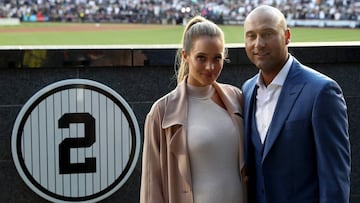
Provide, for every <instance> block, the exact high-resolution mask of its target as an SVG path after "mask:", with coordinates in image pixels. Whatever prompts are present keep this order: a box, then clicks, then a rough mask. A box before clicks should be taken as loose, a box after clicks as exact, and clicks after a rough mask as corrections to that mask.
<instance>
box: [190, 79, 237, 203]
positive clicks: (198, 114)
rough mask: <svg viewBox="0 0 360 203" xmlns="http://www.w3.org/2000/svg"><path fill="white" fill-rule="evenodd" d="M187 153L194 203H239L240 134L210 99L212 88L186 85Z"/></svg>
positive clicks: (223, 111)
mask: <svg viewBox="0 0 360 203" xmlns="http://www.w3.org/2000/svg"><path fill="white" fill-rule="evenodd" d="M187 88H188V92H189V98H188V100H189V112H188V133H187V136H188V151H189V157H190V167H191V176H192V184H193V193H194V203H202V202H206V203H219V202H222V203H232V202H234V203H235V202H241V201H242V198H243V195H242V193H241V191H242V189H241V188H242V184H241V180H240V179H241V178H240V174H239V169H238V160H239V159H238V154H239V153H238V150H239V149H238V148H239V135H238V134H237V131H236V128H235V125H234V123H233V122H232V119H231V117H230V115H229V113H228V112H227V111H226V110H225V109H224V108H222V107H220V106H219V105H218V104H216V103H215V102H214V101H213V100H212V99H211V97H212V95H213V94H214V92H215V89H214V87H213V86H206V87H195V86H191V85H189V84H188V85H187Z"/></svg>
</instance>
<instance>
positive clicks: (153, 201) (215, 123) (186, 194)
mask: <svg viewBox="0 0 360 203" xmlns="http://www.w3.org/2000/svg"><path fill="white" fill-rule="evenodd" d="M177 57H179V60H178V61H180V64H179V69H178V71H177V80H178V85H177V87H176V88H175V89H174V90H173V91H171V92H170V93H168V94H167V95H165V96H164V97H162V98H160V99H159V100H158V101H156V102H155V103H154V104H153V106H152V108H151V110H150V112H149V113H148V115H147V117H146V121H145V128H144V148H143V157H142V158H143V161H142V178H141V195H140V202H141V203H175V202H176V203H193V202H194V203H219V202H222V203H230V202H236V203H242V202H245V192H244V190H245V182H244V179H245V178H243V177H242V176H241V174H244V171H242V170H243V168H244V158H243V157H244V155H243V130H244V129H243V117H242V114H243V113H242V112H243V111H242V105H241V104H242V101H243V96H242V93H241V91H240V89H239V88H237V87H235V86H231V85H228V84H220V83H218V82H216V80H217V79H218V77H219V75H220V73H221V71H222V69H223V64H224V60H225V58H226V49H225V40H224V34H223V32H222V30H221V29H220V28H219V27H218V26H217V25H216V24H214V23H213V22H211V21H209V20H207V19H205V18H203V17H200V16H196V17H194V18H192V19H191V20H190V21H189V22H188V24H187V25H186V27H185V30H184V33H183V38H182V48H181V49H180V50H179V52H178V56H177Z"/></svg>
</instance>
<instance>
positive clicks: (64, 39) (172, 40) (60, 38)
mask: <svg viewBox="0 0 360 203" xmlns="http://www.w3.org/2000/svg"><path fill="white" fill-rule="evenodd" d="M70 25H74V24H66V23H22V24H21V25H20V26H7V27H0V46H10V45H15V46H21V45H131V44H135V45H141V44H145V45H152V44H158V45H159V44H160V45H161V44H179V43H180V40H181V35H182V32H183V29H184V27H183V26H180V25H178V26H162V27H160V28H155V29H138V28H134V29H133V30H103V31H84V32H82V31H76V32H66V31H52V32H17V31H16V29H20V28H24V27H35V28H38V29H41V28H43V27H53V28H54V29H55V30H56V29H57V28H59V26H60V27H66V26H70ZM94 26H95V24H94ZM100 26H101V25H100ZM221 28H222V29H223V30H224V33H225V37H226V43H229V44H230V43H243V27H242V26H221ZM7 29H12V30H14V31H13V32H7V31H6V30H7ZM59 30H60V29H59ZM291 33H292V35H291V41H292V42H339V41H360V29H345V28H344V29H335V28H291Z"/></svg>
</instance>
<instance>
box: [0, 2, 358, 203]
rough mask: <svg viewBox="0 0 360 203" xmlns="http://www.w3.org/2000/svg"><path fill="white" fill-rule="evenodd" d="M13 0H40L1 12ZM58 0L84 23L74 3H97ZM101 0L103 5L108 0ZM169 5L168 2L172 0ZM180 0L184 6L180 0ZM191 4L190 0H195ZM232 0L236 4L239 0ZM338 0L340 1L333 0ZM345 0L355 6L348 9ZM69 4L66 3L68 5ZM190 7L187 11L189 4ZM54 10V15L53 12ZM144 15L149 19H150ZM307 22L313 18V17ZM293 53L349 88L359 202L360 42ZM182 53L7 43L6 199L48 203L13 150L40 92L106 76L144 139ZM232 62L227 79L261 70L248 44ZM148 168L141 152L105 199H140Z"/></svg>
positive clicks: (0, 147)
mask: <svg viewBox="0 0 360 203" xmlns="http://www.w3.org/2000/svg"><path fill="white" fill-rule="evenodd" d="M9 2H10V4H11V6H10V7H9V6H7V7H6V11H9V10H12V9H9V8H12V5H13V4H15V5H17V6H19V8H20V7H22V6H23V7H26V6H24V5H26V4H27V6H30V5H31V6H30V7H32V8H33V7H34V5H37V3H38V2H39V1H35V0H28V1H22V0H17V1H11V0H5V1H2V2H1V3H0V8H2V9H0V16H1V13H2V14H3V15H4V13H5V12H4V7H1V6H3V5H8V4H9ZM25 2H27V3H25ZM40 2H42V3H43V4H41V5H47V4H51V2H56V1H40ZM46 2H47V3H46ZM58 2H61V3H63V4H59V5H57V4H55V5H57V6H60V9H59V8H58V7H56V8H55V10H56V11H60V10H62V9H64V11H66V10H69V12H68V13H66V12H64V13H60V14H61V15H59V16H60V17H61V19H60V21H75V20H78V19H77V17H76V18H71V20H70V19H69V16H68V15H66V14H71V13H72V11H77V8H76V9H75V10H74V9H65V8H73V7H72V6H71V5H72V4H74V3H76V2H77V3H79V5H82V3H84V2H86V3H89V2H90V1H85V0H84V1H82V0H78V1H73V0H69V1H58ZM93 2H94V3H95V4H96V3H98V2H100V1H93ZM102 2H139V4H140V5H141V4H143V6H142V7H143V8H150V7H152V6H149V5H151V4H152V3H151V2H153V3H154V4H158V3H159V2H161V1H151V2H150V1H106V0H103V1H102ZM141 2H142V3H141ZM164 2H166V3H168V2H169V1H164ZM176 2H177V3H179V2H180V1H176ZM181 2H183V1H181ZM184 2H187V3H190V1H184ZM194 2H195V1H191V3H190V6H193V3H194ZM199 2H203V1H199ZM224 2H227V3H229V4H231V3H234V2H235V1H224ZM239 2H241V3H243V4H247V3H249V2H258V1H239ZM274 2H285V1H274ZM291 2H293V3H294V2H295V3H296V2H297V3H298V4H297V5H308V6H301V7H300V8H301V9H299V10H303V9H309V8H311V5H316V4H317V3H319V2H317V1H307V2H308V4H304V2H302V1H291ZM324 2H325V1H324ZM324 2H322V4H324V5H323V7H324V8H328V9H331V8H332V7H334V6H335V5H336V4H339V7H337V8H338V10H339V12H340V13H347V12H343V11H345V10H349V9H345V10H343V8H354V7H353V5H357V4H356V3H357V2H356V1H326V2H325V3H324ZM327 2H330V4H327ZM331 2H333V4H332V5H331ZM4 3H5V4H4ZM207 3H209V2H207ZM224 4H225V3H224ZM344 4H346V5H348V6H345V7H344ZM39 5H40V4H39ZM144 5H146V6H144ZM309 5H310V7H309ZM350 5H351V6H350ZM61 6H64V8H63V7H61ZM41 7H42V6H38V7H35V8H38V10H42V9H39V8H41ZM50 7H51V6H50ZM284 7H285V6H284ZM182 8H185V9H186V8H187V7H182ZM295 8H296V6H295ZM319 8H320V6H319ZM30 10H31V9H30ZM100 10H101V9H100ZM105 10H106V9H105ZM105 10H104V12H105ZM129 10H131V9H124V10H123V11H124V12H125V11H126V12H128V11H129ZM140 10H141V9H140ZM237 10H239V9H237ZM350 10H351V9H350ZM185 11H186V10H185ZM326 11H329V10H326ZM49 12H50V13H52V12H51V10H50V11H49ZM97 12H98V10H97V11H96V12H95V14H94V16H98V13H97ZM179 12H180V13H179V14H181V13H183V12H182V11H181V9H180V10H179ZM356 12H358V11H356ZM8 13H11V12H7V15H8ZM15 13H16V15H15V16H13V15H12V16H10V17H19V16H17V14H18V12H15ZM105 13H106V12H105ZM315 13H316V12H315ZM335 13H336V12H335ZM7 15H6V16H7ZM34 15H36V16H37V15H38V13H37V12H36V13H34ZM77 15H78V14H76V13H74V16H77ZM66 16H67V17H66ZM70 16H71V15H70ZM105 16H106V15H105ZM134 16H137V17H139V16H142V15H139V13H135V14H133V15H131V16H130V17H131V18H130V19H133V17H134ZM240 16H241V15H240ZM335 16H336V15H333V17H330V19H328V20H331V22H334V19H335ZM355 16H356V18H353V17H352V18H350V19H346V20H350V21H351V22H358V20H359V19H357V18H358V13H356V14H355ZM7 17H8V16H7ZM332 18H333V19H332ZM21 19H22V20H25V21H30V17H29V18H26V17H24V16H21ZM64 19H65V20H64ZM92 19H93V21H94V22H96V21H98V20H99V19H100V18H99V19H96V18H95V20H94V18H92ZM140 19H142V20H143V19H144V18H140ZM145 19H151V18H145ZM44 20H45V19H44ZM299 20H305V18H302V19H299ZM323 20H325V19H323ZM343 20H345V19H343ZM36 21H37V18H36ZM124 22H125V23H130V24H131V23H138V21H130V20H129V19H126V20H125V21H124ZM124 22H123V23H124ZM167 22H168V21H166V23H167ZM174 22H175V23H177V21H176V20H175V21H173V20H171V21H170V23H174ZM181 22H182V21H179V23H181ZM229 22H230V21H229ZM234 22H235V21H234ZM237 22H240V24H241V19H240V20H237V21H236V23H237ZM299 22H305V21H299ZM307 22H309V21H307ZM147 23H151V22H147ZM156 23H160V24H161V23H164V21H163V20H160V21H156ZM340 27H341V26H340ZM355 27H356V26H355ZM290 52H291V53H292V54H293V55H294V56H295V57H297V58H298V59H299V60H301V61H303V63H305V64H306V65H310V66H311V67H314V68H315V69H317V70H319V71H321V72H323V73H325V74H327V75H329V76H330V77H332V78H334V79H335V80H337V81H338V83H339V84H340V85H341V86H342V88H343V91H344V95H345V99H346V102H347V104H348V113H349V121H350V126H349V129H350V139H351V147H352V148H351V150H352V173H351V202H352V203H356V202H360V162H359V160H360V157H359V156H360V152H359V148H360V137H359V136H360V116H359V115H360V108H359V107H360V106H359V104H360V92H359V91H358V87H359V86H360V69H359V65H360V57H359V56H360V43H359V42H351V43H325V44H322V43H319V44H317V43H312V44H303V45H292V46H290ZM175 53H176V48H175V47H172V46H169V47H166V46H162V47H160V48H159V47H157V46H154V47H152V48H149V47H146V48H145V47H141V46H125V47H124V46H113V47H111V48H107V47H106V46H99V47H89V46H76V47H73V46H68V47H56V46H55V47H47V48H46V46H45V47H43V48H40V47H33V48H31V47H27V48H24V47H21V46H15V47H12V48H9V47H1V45H0V67H1V68H0V71H1V73H0V87H1V88H0V95H2V99H1V100H0V181H1V183H2V184H0V202H47V201H46V200H44V199H43V198H41V197H40V196H38V195H37V194H36V193H34V192H33V191H32V190H31V189H30V188H29V187H27V185H26V184H25V183H24V182H23V180H22V179H21V177H20V176H19V174H18V173H17V170H16V168H15V166H14V163H13V160H12V155H11V134H12V130H13V129H12V128H13V125H14V121H15V119H16V117H17V114H18V112H19V111H20V109H21V108H22V107H23V105H24V104H25V103H26V101H27V100H28V99H29V98H30V97H31V96H32V95H34V94H35V93H36V92H37V91H39V90H40V89H42V88H43V87H45V86H47V85H49V84H52V83H54V82H57V81H60V80H64V79H70V78H74V79H76V78H84V79H90V80H94V81H98V82H100V83H103V84H105V85H107V86H109V87H110V88H112V89H114V90H115V91H116V92H118V93H119V94H120V95H121V96H123V97H124V98H125V100H126V101H127V102H128V103H129V104H130V106H131V108H132V109H133V111H134V112H135V115H136V117H137V119H138V123H139V127H140V131H141V136H143V124H144V119H145V116H146V113H147V112H148V111H149V109H150V106H151V104H152V103H153V102H154V101H155V100H156V99H157V98H159V97H161V96H162V95H164V94H165V93H167V92H168V91H170V90H171V89H172V88H174V87H175V83H176V82H175V80H174V78H173V74H174V70H173V63H174V56H175ZM229 59H230V63H228V64H225V68H224V71H223V73H222V75H221V77H220V79H219V80H220V81H221V82H226V83H230V84H234V85H236V86H238V87H241V84H242V83H243V82H244V81H245V80H246V79H247V78H249V77H250V76H252V75H253V74H255V73H256V68H254V67H253V66H252V65H251V64H250V62H249V61H248V59H247V58H246V55H245V52H244V48H243V47H242V46H236V47H229ZM329 110H330V109H329ZM140 173H141V156H140V157H139V160H138V163H137V165H136V168H135V170H134V172H133V173H132V175H131V176H130V178H129V180H128V181H127V182H126V183H125V185H124V186H123V187H121V188H120V189H119V190H118V191H116V192H115V193H114V194H113V195H111V196H110V197H108V198H107V199H105V200H103V201H102V202H131V203H133V202H134V203H136V202H138V195H139V186H140Z"/></svg>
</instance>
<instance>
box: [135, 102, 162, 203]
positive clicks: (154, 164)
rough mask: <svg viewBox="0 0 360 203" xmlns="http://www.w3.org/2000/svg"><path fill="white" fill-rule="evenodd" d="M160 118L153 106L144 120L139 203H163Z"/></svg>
mask: <svg viewBox="0 0 360 203" xmlns="http://www.w3.org/2000/svg"><path fill="white" fill-rule="evenodd" d="M160 118H161V116H160V114H159V111H158V108H156V106H155V107H153V108H152V110H151V111H150V113H149V114H148V115H147V117H146V119H145V126H144V145H143V156H142V175H141V189H140V203H162V202H164V196H163V191H162V188H163V186H162V177H161V163H160V136H161V135H162V130H161V119H160Z"/></svg>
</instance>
